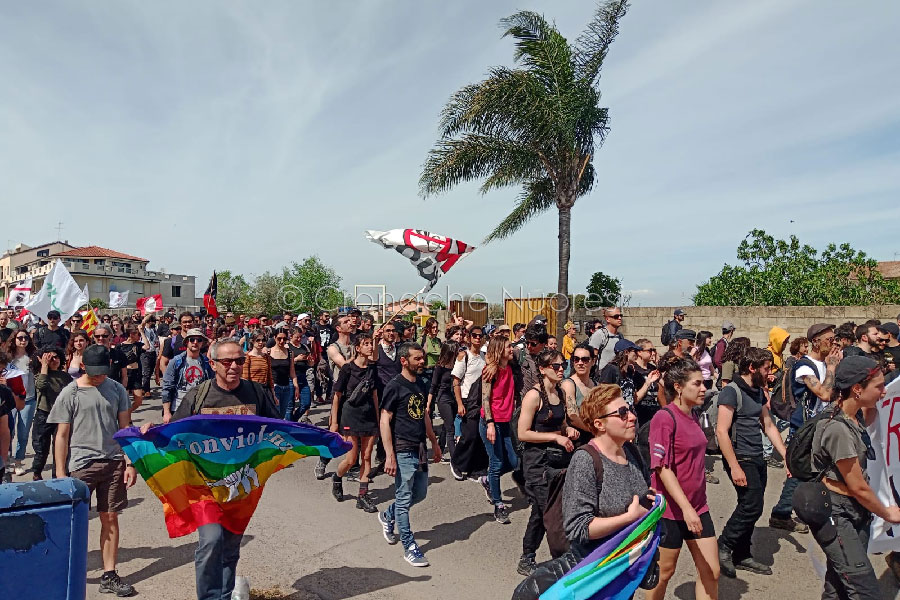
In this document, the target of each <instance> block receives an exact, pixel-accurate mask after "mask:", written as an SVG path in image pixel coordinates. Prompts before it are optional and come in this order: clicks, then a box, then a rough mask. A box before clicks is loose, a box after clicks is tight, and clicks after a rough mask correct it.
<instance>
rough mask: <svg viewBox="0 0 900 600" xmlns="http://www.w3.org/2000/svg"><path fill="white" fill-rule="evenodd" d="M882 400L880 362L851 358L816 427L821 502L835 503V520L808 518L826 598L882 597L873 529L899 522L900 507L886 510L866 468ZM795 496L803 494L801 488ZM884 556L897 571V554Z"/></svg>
mask: <svg viewBox="0 0 900 600" xmlns="http://www.w3.org/2000/svg"><path fill="white" fill-rule="evenodd" d="M884 396H885V389H884V375H883V374H882V371H881V369H880V368H879V366H878V363H877V362H875V361H874V360H872V359H871V358H868V357H864V356H850V357H847V358H845V359H843V360H842V361H841V362H840V363H839V364H838V365H837V368H836V369H835V372H834V392H833V394H832V398H833V401H832V402H833V404H834V408H830V409H827V410H830V411H831V416H830V417H827V418H825V417H823V418H822V420H821V421H820V422H819V423H818V424H817V425H816V431H815V434H814V436H813V441H812V459H813V467H814V468H815V469H816V470H818V471H820V472H821V473H822V475H823V478H822V483H823V484H824V485H825V488H826V490H827V495H828V497H827V498H823V499H822V500H819V503H823V502H825V501H826V500H828V501H830V504H831V517H830V518H829V519H827V520H826V521H825V522H820V523H815V522H814V521H813V520H812V519H810V520H809V521H810V524H811V525H812V535H813V538H814V539H815V540H816V543H817V544H818V545H819V547H820V548H822V551H823V552H824V553H825V559H826V565H827V567H826V571H825V589H824V590H823V592H822V598H860V599H866V600H869V599H871V600H875V599H877V598H882V597H883V596H882V593H881V588H880V586H879V583H878V578H877V576H876V575H875V570H874V569H873V568H872V563H871V562H870V561H869V557H868V545H869V526H870V524H871V521H872V516H873V515H877V516H879V517H881V518H882V519H884V520H885V521H887V522H888V523H900V508H898V507H897V506H896V504H891V505H889V506H885V505H884V504H883V503H882V501H881V500H880V499H879V497H878V496H877V494H876V493H875V491H874V490H873V489H872V488H871V487H870V486H869V483H868V481H867V479H868V478H867V476H866V466H867V463H868V461H869V460H874V459H875V451H874V449H873V448H872V446H871V444H870V443H869V442H870V440H869V439H868V434H867V432H866V427H867V426H868V425H871V424H872V423H874V422H875V419H876V410H877V409H876V405H877V404H878V402H879V401H881V399H882V398H884ZM860 416H862V419H860ZM876 430H877V428H876ZM797 495H798V496H799V495H802V492H801V490H800V488H798V490H797ZM818 496H819V495H818V494H816V497H818ZM799 510H800V508H799V507H798V511H799ZM800 516H801V517H803V516H804V515H803V514H800ZM886 558H887V562H888V566H890V567H893V565H892V560H893V559H895V558H894V553H891V554H889V555H888V556H887V557H886Z"/></svg>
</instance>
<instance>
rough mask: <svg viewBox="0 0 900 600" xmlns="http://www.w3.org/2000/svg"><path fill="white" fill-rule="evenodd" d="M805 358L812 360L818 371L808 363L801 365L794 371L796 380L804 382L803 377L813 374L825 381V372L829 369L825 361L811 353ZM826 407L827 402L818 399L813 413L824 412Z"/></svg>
mask: <svg viewBox="0 0 900 600" xmlns="http://www.w3.org/2000/svg"><path fill="white" fill-rule="evenodd" d="M803 358H808V359H809V360H810V361H812V364H814V365H816V372H815V373H814V372H813V370H812V367H810V366H808V365H800V366H799V367H797V370H796V372H794V380H796V382H797V383H803V382H802V381H800V380H801V379H803V378H804V377H809V376H810V375H812V376H813V377H815V378H816V379H818V380H819V381H825V372H826V370H827V367H826V366H825V362H824V361H821V360H816V359H815V358H813V357H812V356H810V355H809V354H807V355H806V356H804V357H803ZM824 407H825V404H824V403H823V402H822V400H817V401H816V406H815V408H814V409H813V415H817V414H819V413H820V412H822V409H823V408H824Z"/></svg>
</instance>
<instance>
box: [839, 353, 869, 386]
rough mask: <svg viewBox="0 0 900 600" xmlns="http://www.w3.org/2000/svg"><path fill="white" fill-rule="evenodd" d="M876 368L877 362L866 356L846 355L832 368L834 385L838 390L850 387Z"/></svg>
mask: <svg viewBox="0 0 900 600" xmlns="http://www.w3.org/2000/svg"><path fill="white" fill-rule="evenodd" d="M876 368H878V363H877V362H875V361H874V360H872V359H871V358H869V357H868V356H848V357H847V358H845V359H844V360H842V361H841V362H839V363H838V366H837V368H835V370H834V387H836V388H837V389H839V390H846V389H849V388H852V387H853V386H854V385H856V384H857V383H860V382H861V381H862V380H864V379H865V378H866V377H868V376H869V373H870V372H872V369H876Z"/></svg>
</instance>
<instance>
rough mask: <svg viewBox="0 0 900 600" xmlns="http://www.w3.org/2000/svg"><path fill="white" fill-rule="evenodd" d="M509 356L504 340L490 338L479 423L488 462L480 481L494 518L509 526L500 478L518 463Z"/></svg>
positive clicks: (511, 350) (511, 351) (510, 345)
mask: <svg viewBox="0 0 900 600" xmlns="http://www.w3.org/2000/svg"><path fill="white" fill-rule="evenodd" d="M512 356H513V348H512V343H511V342H510V341H509V340H508V339H507V338H505V337H502V338H493V339H491V342H490V343H489V344H488V348H487V355H486V356H485V359H484V360H485V365H484V370H483V371H482V372H481V421H480V422H479V423H478V430H479V432H480V433H481V439H482V441H483V442H484V448H485V450H487V454H488V458H489V459H490V464H489V466H488V475H487V477H481V478H480V479H479V481H480V483H481V486H482V487H483V488H484V493H485V495H486V496H487V499H488V501H489V502H490V503H491V504H493V505H494V519H496V520H497V522H498V523H503V524H504V525H506V524H508V523H509V513H508V512H507V510H506V505H505V504H503V499H502V498H501V497H500V476H501V475H503V474H504V473H510V472H512V471H514V470H515V469H516V467H517V466H518V464H519V462H518V461H519V459H518V457H517V456H516V452H515V449H514V448H513V442H512V437H510V428H509V422H510V421H511V420H512V414H513V407H514V406H515V395H516V387H515V382H514V381H513V373H512V367H510V366H509V361H510V360H512Z"/></svg>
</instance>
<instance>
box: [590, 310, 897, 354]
mask: <svg viewBox="0 0 900 600" xmlns="http://www.w3.org/2000/svg"><path fill="white" fill-rule="evenodd" d="M676 308H679V307H677V306H676V307H626V308H624V309H623V310H622V314H623V315H624V325H623V333H624V335H625V337H626V338H628V339H630V340H632V341H634V340H636V339H638V338H648V339H649V340H650V341H652V342H653V343H654V344H656V345H657V347H661V344H660V341H659V336H660V332H661V330H662V326H663V325H664V324H665V323H666V321H668V320H669V319H671V318H672V313H673V312H674V311H675V309H676ZM681 308H683V309H684V310H685V312H686V313H687V316H686V317H685V319H684V322H683V323H682V325H683V326H684V327H686V328H688V329H693V330H694V331H700V330H703V329H706V330H708V331H712V332H713V334H714V335H715V337H714V339H716V340H717V339H719V336H720V335H721V332H722V321H725V320H728V321H731V322H732V323H734V325H735V327H736V328H737V329H736V331H735V336H736V337H738V336H745V337H749V338H750V341H751V342H752V343H753V344H754V345H755V346H759V347H762V348H764V347H765V346H766V345H767V344H768V333H769V330H770V329H771V328H772V327H776V326H777V327H782V328H783V329H786V330H787V331H788V332H789V333H790V334H791V338H792V339H795V338H797V337H801V336H805V335H806V329H807V328H808V327H809V326H810V325H812V324H813V323H833V324H835V325H840V324H841V323H844V322H846V321H853V322H855V323H856V324H857V325H859V324H861V323H863V322H864V321H866V320H868V319H881V321H885V322H886V321H894V320H896V319H897V315H898V314H900V305H896V304H887V305H874V306H684V307H681ZM600 314H601V311H591V312H590V313H583V312H582V313H580V314H578V315H577V317H578V320H584V321H587V320H590V319H593V318H594V316H595V315H600ZM578 331H579V333H581V332H582V331H583V330H582V328H581V327H579V330H578ZM579 337H581V336H579Z"/></svg>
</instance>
